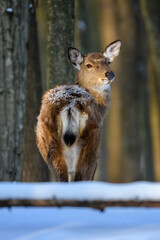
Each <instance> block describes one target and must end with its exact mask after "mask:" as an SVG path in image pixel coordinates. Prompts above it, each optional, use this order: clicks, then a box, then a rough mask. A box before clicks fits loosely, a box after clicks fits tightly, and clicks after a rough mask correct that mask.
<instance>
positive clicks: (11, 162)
mask: <svg viewBox="0 0 160 240" xmlns="http://www.w3.org/2000/svg"><path fill="white" fill-rule="evenodd" d="M28 15H29V0H25V1H21V0H0V116H1V117H0V143H1V144H0V180H5V181H13V180H16V181H20V180H21V179H22V158H23V136H24V135H23V129H24V115H25V95H26V93H25V86H26V69H27V40H28Z"/></svg>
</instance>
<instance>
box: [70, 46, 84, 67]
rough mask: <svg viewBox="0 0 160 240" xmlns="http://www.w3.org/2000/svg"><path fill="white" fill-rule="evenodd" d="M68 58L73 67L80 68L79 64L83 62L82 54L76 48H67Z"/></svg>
mask: <svg viewBox="0 0 160 240" xmlns="http://www.w3.org/2000/svg"><path fill="white" fill-rule="evenodd" d="M68 59H69V61H70V62H71V63H72V64H73V66H74V67H75V68H77V69H78V70H80V68H81V67H80V65H81V63H82V62H83V59H84V56H83V55H82V54H81V53H80V51H79V50H78V49H76V48H72V47H69V48H68Z"/></svg>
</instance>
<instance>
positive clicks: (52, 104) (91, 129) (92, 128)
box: [36, 53, 111, 181]
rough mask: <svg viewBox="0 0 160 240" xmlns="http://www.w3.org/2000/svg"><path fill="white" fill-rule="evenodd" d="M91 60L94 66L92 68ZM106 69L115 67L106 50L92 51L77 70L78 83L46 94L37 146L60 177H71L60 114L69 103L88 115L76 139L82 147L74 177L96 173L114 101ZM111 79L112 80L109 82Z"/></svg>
mask: <svg viewBox="0 0 160 240" xmlns="http://www.w3.org/2000/svg"><path fill="white" fill-rule="evenodd" d="M87 64H92V66H94V67H93V68H92V69H88V68H87V67H86V65H87ZM106 72H111V70H110V68H109V66H108V64H107V59H106V58H105V57H104V56H103V54H101V53H92V54H88V55H87V56H86V57H85V58H84V60H83V62H82V63H81V69H80V71H78V72H77V76H76V82H77V85H63V86H59V87H58V86H57V87H56V88H54V89H50V90H48V91H47V92H46V93H45V94H44V96H43V99H42V106H41V110H40V114H39V116H38V123H37V127H36V136H37V146H38V148H39V151H40V153H41V155H42V157H43V159H44V161H45V162H46V163H47V164H48V167H49V169H50V170H51V172H52V173H53V174H54V175H55V178H56V180H57V181H68V172H67V165H66V162H65V154H64V147H65V145H64V142H63V140H62V124H63V123H62V121H61V117H60V112H61V111H62V110H63V109H64V107H65V106H74V107H76V108H77V109H78V110H79V112H80V113H81V114H82V115H85V114H86V115H88V119H87V121H86V125H85V128H84V129H83V128H82V129H80V135H79V136H78V137H77V139H76V144H77V145H78V146H80V149H81V150H80V156H79V160H78V163H77V166H76V172H75V176H74V180H75V181H79V180H92V179H93V177H94V173H95V170H96V167H97V161H98V158H99V149H100V140H101V128H102V121H103V119H104V116H105V113H106V111H107V110H108V108H109V105H110V90H109V89H108V90H107V91H103V90H102V89H101V85H103V80H104V81H105V80H106V76H105V73H106ZM109 83H110V81H108V86H109Z"/></svg>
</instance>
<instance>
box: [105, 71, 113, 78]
mask: <svg viewBox="0 0 160 240" xmlns="http://www.w3.org/2000/svg"><path fill="white" fill-rule="evenodd" d="M105 75H106V77H107V78H108V80H112V79H113V78H114V73H113V72H106V73H105Z"/></svg>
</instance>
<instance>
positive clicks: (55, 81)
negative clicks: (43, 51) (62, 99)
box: [47, 0, 74, 88]
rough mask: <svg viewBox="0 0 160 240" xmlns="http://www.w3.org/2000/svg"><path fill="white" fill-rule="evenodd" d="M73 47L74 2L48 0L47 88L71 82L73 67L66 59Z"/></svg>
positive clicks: (70, 0) (71, 0)
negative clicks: (70, 48)
mask: <svg viewBox="0 0 160 240" xmlns="http://www.w3.org/2000/svg"><path fill="white" fill-rule="evenodd" d="M73 45H74V0H67V1H65V0H48V42H47V83H48V88H53V87H54V86H55V85H60V84H64V83H69V82H70V83H71V82H73V80H74V70H73V66H71V64H70V63H69V62H68V59H67V49H68V47H69V46H73Z"/></svg>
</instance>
